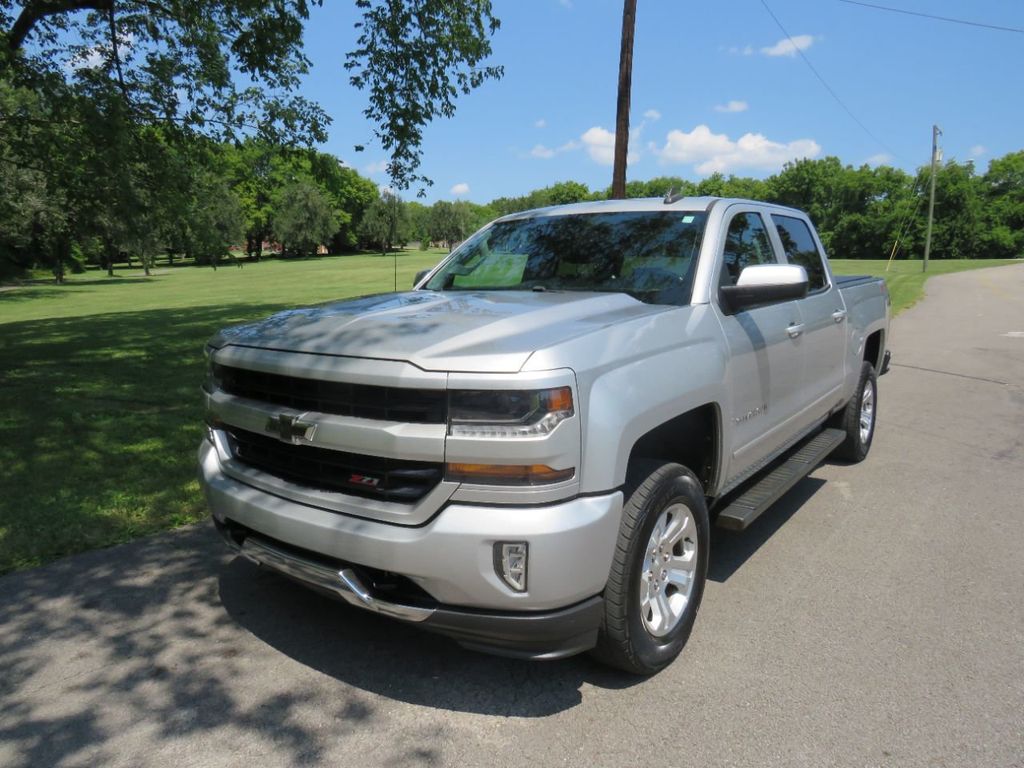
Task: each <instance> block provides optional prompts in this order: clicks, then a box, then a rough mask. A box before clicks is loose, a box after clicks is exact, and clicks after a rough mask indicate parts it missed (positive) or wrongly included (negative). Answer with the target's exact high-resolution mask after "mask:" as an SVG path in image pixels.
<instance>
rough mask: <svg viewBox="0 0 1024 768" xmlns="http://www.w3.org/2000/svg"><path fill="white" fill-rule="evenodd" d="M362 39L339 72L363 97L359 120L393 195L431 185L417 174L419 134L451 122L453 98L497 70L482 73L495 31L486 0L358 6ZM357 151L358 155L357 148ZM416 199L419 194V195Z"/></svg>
mask: <svg viewBox="0 0 1024 768" xmlns="http://www.w3.org/2000/svg"><path fill="white" fill-rule="evenodd" d="M356 5H357V6H358V7H359V8H360V9H362V11H363V20H362V22H361V30H362V34H361V35H360V37H359V40H358V42H357V47H356V49H355V50H354V51H352V52H351V53H349V54H348V56H347V58H346V62H345V67H346V69H348V70H349V71H350V72H351V73H352V75H351V77H350V82H351V83H352V84H353V85H354V86H355V87H356V88H359V89H366V90H367V92H368V99H369V105H368V106H367V107H366V109H365V110H364V111H363V114H364V115H365V116H366V117H367V118H369V119H370V120H371V121H372V122H373V123H374V124H375V125H377V129H376V131H375V135H376V137H377V139H378V140H379V141H380V143H381V146H382V147H383V148H384V150H385V151H386V152H388V153H389V155H390V158H391V159H390V161H389V162H388V174H389V175H390V177H391V183H392V184H393V185H394V186H395V187H396V188H397V189H408V188H409V187H410V186H411V185H413V184H418V183H422V184H428V185H429V184H430V183H431V182H430V180H429V179H427V178H426V177H424V176H422V175H420V174H419V173H418V169H419V165H420V158H421V156H422V151H421V150H420V144H421V142H422V139H423V128H424V126H426V124H427V123H429V122H430V121H431V120H433V119H434V118H435V117H438V116H441V117H451V116H452V115H454V114H455V101H454V99H455V97H456V95H457V94H458V93H460V92H461V93H463V94H468V93H469V92H470V91H472V90H473V89H474V88H478V87H480V86H481V85H483V84H484V82H486V81H487V80H490V79H497V78H500V77H501V76H502V74H503V70H502V68H501V67H500V66H482V62H483V61H484V60H485V59H487V57H488V56H490V55H491V43H490V40H489V38H490V36H491V35H493V34H494V33H495V32H496V31H497V30H498V28H499V27H500V26H501V22H500V21H499V20H498V19H497V18H495V17H494V16H493V15H492V13H491V3H490V0H404V2H395V1H394V0H356ZM356 149H357V150H359V149H362V147H357V148H356ZM421 193H422V189H421Z"/></svg>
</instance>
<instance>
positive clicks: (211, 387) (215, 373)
mask: <svg viewBox="0 0 1024 768" xmlns="http://www.w3.org/2000/svg"><path fill="white" fill-rule="evenodd" d="M213 353H214V349H213V347H205V348H204V349H203V356H204V357H205V358H206V378H205V379H204V380H203V389H204V390H205V391H206V393H207V394H208V395H212V394H213V393H214V392H216V391H217V390H218V389H220V387H221V373H220V366H219V365H217V363H215V362H213Z"/></svg>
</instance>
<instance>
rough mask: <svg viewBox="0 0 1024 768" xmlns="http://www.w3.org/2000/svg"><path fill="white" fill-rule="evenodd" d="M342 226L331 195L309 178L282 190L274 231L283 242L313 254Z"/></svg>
mask: <svg viewBox="0 0 1024 768" xmlns="http://www.w3.org/2000/svg"><path fill="white" fill-rule="evenodd" d="M337 230H338V218H337V216H336V214H335V212H334V210H333V209H332V208H331V204H330V202H329V201H328V199H327V197H326V196H325V195H324V194H323V193H322V192H321V191H320V190H319V189H318V188H317V186H316V185H315V184H313V183H311V182H309V181H306V180H300V181H295V182H293V183H291V184H290V185H288V186H287V187H285V189H284V190H283V192H282V193H281V203H280V205H279V206H278V209H277V215H276V217H275V219H274V233H275V234H276V235H277V238H278V240H279V241H280V242H281V244H282V246H286V247H291V248H292V250H294V251H295V252H296V253H299V254H312V253H315V252H316V249H317V246H319V245H322V244H323V243H326V242H327V241H328V240H330V238H331V236H332V235H333V234H334V233H335V232H336V231H337Z"/></svg>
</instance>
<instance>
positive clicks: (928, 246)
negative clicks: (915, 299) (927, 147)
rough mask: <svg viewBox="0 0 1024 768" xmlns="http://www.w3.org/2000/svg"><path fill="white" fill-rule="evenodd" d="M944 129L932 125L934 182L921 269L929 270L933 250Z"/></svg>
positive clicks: (930, 195)
mask: <svg viewBox="0 0 1024 768" xmlns="http://www.w3.org/2000/svg"><path fill="white" fill-rule="evenodd" d="M941 135H942V130H941V129H940V128H939V126H937V125H933V126H932V183H931V192H930V193H929V194H928V234H927V235H925V238H924V262H923V263H922V264H921V271H922V272H927V271H928V256H929V254H931V252H932V219H933V218H934V217H935V172H936V170H937V169H938V167H939V136H941Z"/></svg>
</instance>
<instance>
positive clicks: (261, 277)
mask: <svg viewBox="0 0 1024 768" xmlns="http://www.w3.org/2000/svg"><path fill="white" fill-rule="evenodd" d="M443 256H444V252H443V251H431V252H426V253H419V252H409V253H406V254H404V255H402V256H400V257H399V259H398V287H399V288H405V287H407V286H409V285H410V284H411V282H412V277H413V275H414V274H415V273H416V272H417V271H418V270H420V269H424V268H426V267H429V266H432V265H433V264H435V263H436V262H437V261H439V260H440V259H441V258H442V257H443ZM997 263H1004V262H993V261H986V262H982V261H977V262H974V261H972V262H933V264H932V266H931V270H930V272H929V274H941V273H942V272H949V271H952V270H954V269H967V268H974V267H979V266H991V265H993V264H997ZM834 266H835V268H836V271H837V272H839V273H842V274H857V273H865V272H870V273H872V274H884V270H885V263H884V262H863V261H858V262H849V261H847V262H844V261H839V262H835V263H834ZM886 277H887V279H888V280H889V281H890V285H891V287H892V293H893V300H894V305H895V306H896V307H898V308H902V307H905V306H907V305H909V304H910V303H912V302H913V301H914V300H916V298H917V297H918V296H920V292H921V287H922V285H923V277H922V276H921V274H920V262H916V263H912V262H896V263H895V264H894V265H893V271H892V272H890V273H889V274H888V275H887V276H886ZM393 286H394V276H393V272H392V260H391V258H390V257H387V258H384V257H380V256H368V255H364V256H344V257H324V258H319V259H310V260H304V261H279V260H272V261H266V262H263V263H260V264H246V265H245V267H244V268H242V269H239V268H237V267H235V266H230V265H226V266H223V267H221V268H220V269H218V270H217V271H213V270H212V269H209V268H206V269H203V268H196V267H180V268H175V269H167V268H163V269H158V270H157V271H156V272H155V273H154V276H153V277H151V278H145V277H143V276H142V274H141V271H140V270H132V271H121V272H119V273H118V276H117V277H113V278H108V277H107V276H106V275H105V274H104V273H101V272H90V273H87V274H85V275H73V276H70V277H69V279H68V283H67V284H66V285H63V286H52V285H42V286H32V287H27V288H22V289H18V290H14V291H4V292H0V573H4V572H7V571H10V570H14V569H19V568H28V567H31V566H35V565H39V564H41V563H45V562H48V561H50V560H53V559H56V558H58V557H61V556H63V555H67V554H70V553H73V552H79V551H82V550H86V549H93V548H96V547H103V546H109V545H111V544H115V543H118V542H122V541H127V540H129V539H132V538H135V537H138V536H141V535H144V534H147V533H152V532H154V531H159V530H164V529H167V528H171V527H174V526H177V525H181V524H183V523H189V522H192V521H195V520H199V519H201V518H202V517H204V516H205V514H206V512H205V509H204V506H203V501H202V498H201V496H200V493H199V487H198V484H197V483H196V480H195V450H196V447H197V446H198V444H199V438H200V430H201V425H202V412H201V407H200V397H199V384H200V382H201V381H202V378H203V362H202V349H203V343H204V342H205V341H206V339H207V338H209V337H210V336H211V335H212V334H213V333H214V332H215V331H217V330H218V329H219V328H222V327H224V326H227V325H231V324H233V323H239V322H244V321H247V320H254V319H258V318H261V317H264V316H266V315H268V314H270V313H272V312H274V311H276V310H279V309H283V308H287V307H294V306H298V305H303V304H312V303H316V302H322V301H328V300H330V299H337V298H343V297H347V296H356V295H362V294H368V293H375V292H381V291H389V290H391V289H392V288H393Z"/></svg>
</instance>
